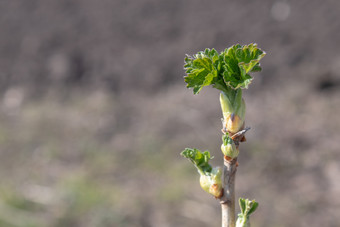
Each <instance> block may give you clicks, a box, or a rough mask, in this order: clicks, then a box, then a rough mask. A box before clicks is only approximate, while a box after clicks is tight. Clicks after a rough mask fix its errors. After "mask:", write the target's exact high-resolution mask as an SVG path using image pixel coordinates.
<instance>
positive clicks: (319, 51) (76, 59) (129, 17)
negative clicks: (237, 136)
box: [0, 0, 340, 227]
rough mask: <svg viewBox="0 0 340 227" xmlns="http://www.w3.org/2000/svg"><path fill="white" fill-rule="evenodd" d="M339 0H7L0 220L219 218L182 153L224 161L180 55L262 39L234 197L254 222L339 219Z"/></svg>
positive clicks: (205, 97)
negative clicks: (252, 205)
mask: <svg viewBox="0 0 340 227" xmlns="http://www.w3.org/2000/svg"><path fill="white" fill-rule="evenodd" d="M339 10H340V2H338V1H332V0H325V1H322V2H320V1H316V0H301V1H283V0H278V1H269V0H262V1H247V0H238V1H226V0H224V1H222V0H216V1H203V0H188V1H182V0H172V1H166V0H139V1H125V0H124V1H123V0H113V1H112V0H111V1H109V0H100V1H90V0H58V1H53V0H30V1H18V0H10V1H0V34H1V35H0V180H1V184H0V226H4V227H46V226H50V227H57V226H58V227H59V226H72V227H77V226H80V227H92V226H98V227H106V226H108V227H109V226H110V227H111V226H118V227H120V226H123V227H124V226H129V227H130V226H131V227H148V226H150V227H153V226H157V227H159V226H162V227H168V226H169V227H170V226H195V227H201V226H202V227H203V226H220V222H221V220H220V219H221V214H220V213H221V212H220V205H219V202H218V201H217V200H215V199H214V198H212V197H211V196H210V195H208V194H207V193H205V192H204V191H203V190H202V189H201V188H200V186H199V181H198V180H199V175H198V174H197V172H196V170H195V168H194V167H193V166H192V165H191V164H190V163H189V162H188V161H187V160H185V159H184V158H182V157H180V155H179V153H180V152H181V151H182V150H183V149H184V148H185V147H196V148H199V149H201V150H205V149H208V150H210V151H211V152H212V153H213V155H214V156H215V158H214V160H213V162H212V163H213V164H214V165H222V155H221V152H220V145H221V142H222V141H221V131H220V129H221V127H222V125H221V120H220V118H221V117H222V114H221V110H220V106H219V100H218V95H219V94H218V91H217V90H215V89H211V88H204V89H203V91H202V92H201V93H200V94H199V95H196V96H194V95H193V93H192V91H191V90H188V89H186V87H185V83H184V81H183V76H184V75H185V74H184V70H183V60H184V56H185V54H190V55H192V54H195V53H196V52H198V51H200V50H203V49H205V48H215V49H217V50H218V51H222V50H224V49H225V48H227V47H229V46H231V45H233V44H236V43H240V44H249V43H251V42H255V43H257V44H258V46H259V47H260V48H262V49H263V50H265V51H266V52H267V56H266V57H265V58H264V59H263V60H262V61H261V62H262V68H263V71H262V72H260V73H256V74H254V75H253V76H254V77H255V79H254V82H253V84H252V85H251V86H250V88H249V89H248V90H246V91H245V92H244V95H245V100H246V104H247V114H246V125H247V126H251V127H252V130H250V131H249V132H248V133H247V142H246V143H244V144H242V146H241V154H240V157H239V168H238V173H237V179H236V188H237V189H236V190H237V197H239V196H242V197H246V198H250V199H254V198H255V199H256V200H257V201H259V203H260V207H259V209H258V210H257V211H256V213H255V214H254V215H253V216H252V226H254V227H256V226H258V227H260V226H270V227H273V226H275V227H281V226H301V227H307V226H308V227H311V226H330V227H332V226H334V227H336V226H340V220H339V214H340V197H339V194H340V164H339V161H340V154H339V149H340V142H339V138H340V117H339V113H340V51H339V41H340V14H339Z"/></svg>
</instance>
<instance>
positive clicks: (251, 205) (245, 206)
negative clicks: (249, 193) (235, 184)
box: [239, 198, 259, 217]
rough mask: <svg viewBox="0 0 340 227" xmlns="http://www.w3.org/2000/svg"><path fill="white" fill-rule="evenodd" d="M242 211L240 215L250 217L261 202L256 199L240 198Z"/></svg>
mask: <svg viewBox="0 0 340 227" xmlns="http://www.w3.org/2000/svg"><path fill="white" fill-rule="evenodd" d="M239 204H240V209H241V213H240V214H239V216H240V215H241V216H244V217H249V216H250V215H251V214H252V213H254V212H255V210H256V208H257V207H258V206H259V203H258V202H256V201H255V200H249V199H244V198H240V199H239Z"/></svg>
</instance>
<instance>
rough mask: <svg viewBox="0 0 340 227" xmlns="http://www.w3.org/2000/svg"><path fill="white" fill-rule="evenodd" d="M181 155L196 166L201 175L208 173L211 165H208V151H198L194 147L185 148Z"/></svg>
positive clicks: (209, 157) (209, 158)
mask: <svg viewBox="0 0 340 227" xmlns="http://www.w3.org/2000/svg"><path fill="white" fill-rule="evenodd" d="M181 155H182V156H183V157H185V158H187V159H189V160H190V161H191V162H192V163H193V164H194V165H195V167H196V168H197V170H198V172H199V173H200V174H201V175H202V174H204V175H210V174H211V171H212V167H211V166H210V165H209V160H211V159H212V157H211V156H210V152H209V151H204V152H202V151H200V150H198V149H196V148H194V149H192V148H185V149H184V151H182V152H181Z"/></svg>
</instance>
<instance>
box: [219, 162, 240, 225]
mask: <svg viewBox="0 0 340 227" xmlns="http://www.w3.org/2000/svg"><path fill="white" fill-rule="evenodd" d="M236 169H237V158H236V159H232V160H228V158H227V156H224V168H223V188H224V190H223V196H222V198H221V201H220V203H221V208H222V227H235V176H236Z"/></svg>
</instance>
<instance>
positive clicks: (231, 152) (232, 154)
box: [221, 135, 239, 159]
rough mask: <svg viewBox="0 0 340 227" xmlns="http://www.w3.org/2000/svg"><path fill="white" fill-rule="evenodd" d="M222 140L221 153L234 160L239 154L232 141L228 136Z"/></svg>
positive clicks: (224, 136)
mask: <svg viewBox="0 0 340 227" xmlns="http://www.w3.org/2000/svg"><path fill="white" fill-rule="evenodd" d="M222 140H223V143H222V145H221V150H222V153H223V154H224V155H225V156H227V157H229V158H231V159H234V158H236V157H237V156H238V154H239V150H238V148H237V147H236V145H235V143H234V141H233V140H232V139H231V138H230V137H229V136H228V135H223V136H222Z"/></svg>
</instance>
